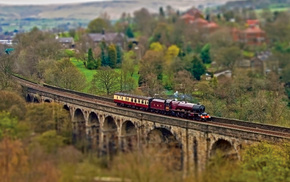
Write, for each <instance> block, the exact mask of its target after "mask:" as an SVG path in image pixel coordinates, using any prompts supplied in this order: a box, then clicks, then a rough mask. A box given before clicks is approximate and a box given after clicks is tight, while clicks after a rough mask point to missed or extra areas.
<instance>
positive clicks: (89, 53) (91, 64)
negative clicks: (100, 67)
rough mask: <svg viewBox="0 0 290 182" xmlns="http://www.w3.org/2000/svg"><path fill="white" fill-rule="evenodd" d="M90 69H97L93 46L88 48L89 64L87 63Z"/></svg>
mask: <svg viewBox="0 0 290 182" xmlns="http://www.w3.org/2000/svg"><path fill="white" fill-rule="evenodd" d="M86 66H87V68H88V69H90V70H91V69H95V59H94V56H93V51H92V49H91V48H89V50H88V60H87V64H86Z"/></svg>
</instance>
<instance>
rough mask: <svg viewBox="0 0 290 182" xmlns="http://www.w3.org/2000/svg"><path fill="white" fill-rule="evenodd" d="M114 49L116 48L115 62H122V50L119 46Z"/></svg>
mask: <svg viewBox="0 0 290 182" xmlns="http://www.w3.org/2000/svg"><path fill="white" fill-rule="evenodd" d="M116 50H117V64H121V63H122V61H123V60H122V58H123V52H122V48H121V47H120V46H116Z"/></svg>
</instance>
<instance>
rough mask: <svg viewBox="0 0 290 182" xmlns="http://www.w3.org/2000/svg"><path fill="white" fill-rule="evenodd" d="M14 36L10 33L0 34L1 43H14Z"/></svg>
mask: <svg viewBox="0 0 290 182" xmlns="http://www.w3.org/2000/svg"><path fill="white" fill-rule="evenodd" d="M12 41H13V36H10V35H0V44H2V45H12V43H13V42H12Z"/></svg>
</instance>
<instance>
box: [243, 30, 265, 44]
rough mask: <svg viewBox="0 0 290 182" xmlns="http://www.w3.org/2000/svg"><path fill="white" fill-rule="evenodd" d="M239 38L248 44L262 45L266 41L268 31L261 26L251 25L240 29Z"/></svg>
mask: <svg viewBox="0 0 290 182" xmlns="http://www.w3.org/2000/svg"><path fill="white" fill-rule="evenodd" d="M239 39H240V42H243V43H245V44H247V45H262V44H264V43H266V33H265V31H263V30H261V29H260V27H259V26H251V27H249V28H247V29H245V30H243V31H240V33H239Z"/></svg>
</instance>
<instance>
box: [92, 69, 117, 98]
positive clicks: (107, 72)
mask: <svg viewBox="0 0 290 182" xmlns="http://www.w3.org/2000/svg"><path fill="white" fill-rule="evenodd" d="M119 84H120V82H119V74H118V73H117V72H116V71H114V70H113V69H112V68H110V67H101V68H100V69H99V70H98V71H97V73H96V74H95V75H94V77H93V79H92V82H91V88H90V91H91V92H92V93H96V92H100V93H103V92H105V93H106V94H107V95H109V94H111V93H112V92H115V91H116V90H118V88H120V86H119Z"/></svg>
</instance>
